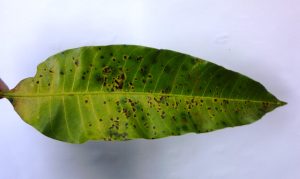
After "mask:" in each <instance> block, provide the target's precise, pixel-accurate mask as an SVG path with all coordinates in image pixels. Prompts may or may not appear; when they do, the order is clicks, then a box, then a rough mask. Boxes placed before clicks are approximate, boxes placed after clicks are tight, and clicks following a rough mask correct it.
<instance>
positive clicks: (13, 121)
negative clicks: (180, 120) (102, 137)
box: [0, 0, 300, 179]
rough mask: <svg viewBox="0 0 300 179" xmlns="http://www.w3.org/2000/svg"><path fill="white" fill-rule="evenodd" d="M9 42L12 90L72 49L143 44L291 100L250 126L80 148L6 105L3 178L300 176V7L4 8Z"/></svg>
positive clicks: (4, 54) (48, 1) (0, 9)
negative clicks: (41, 129) (226, 72)
mask: <svg viewBox="0 0 300 179" xmlns="http://www.w3.org/2000/svg"><path fill="white" fill-rule="evenodd" d="M0 44H1V45H0V77H1V78H2V79H3V80H4V81H6V83H7V84H8V85H9V87H10V88H13V87H14V86H15V85H16V84H17V83H18V82H19V81H20V80H22V79H23V78H26V77H31V76H34V74H35V72H36V66H37V65H38V64H39V63H41V62H42V61H43V60H45V59H46V58H47V57H49V56H51V55H53V54H55V53H58V52H60V51H62V50H65V49H68V48H75V47H79V46H86V45H108V44H138V45H145V46H151V47H156V48H164V49H171V50H176V51H180V52H183V53H187V54H191V55H194V56H197V57H200V58H203V59H207V60H209V61H211V62H214V63H217V64H219V65H222V66H224V67H226V68H228V69H231V70H234V71H237V72H240V73H242V74H245V75H247V76H249V77H251V78H253V79H255V80H257V81H259V82H261V83H262V84H263V85H264V86H265V87H266V88H267V89H268V90H269V91H270V92H271V93H273V94H274V95H275V96H277V97H278V98H279V99H281V100H283V101H286V102H288V105H286V106H284V107H281V108H278V109H276V110H274V111H273V112H271V113H268V114H267V115H265V116H264V117H263V118H262V119H261V120H259V121H258V122H256V123H254V124H251V125H247V126H242V127H236V128H227V129H224V130H219V131H215V132H211V133H206V134H197V135H196V134H187V135H184V136H180V137H168V138H164V139H159V140H134V141H127V142H87V143H85V144H82V145H74V144H68V143H63V142H59V141H56V140H53V139H50V138H47V137H45V136H43V135H42V134H40V133H39V132H38V131H36V130H35V129H34V128H32V127H31V126H29V125H27V124H25V123H24V122H23V121H22V119H21V118H20V117H19V116H18V115H17V113H16V112H15V111H14V109H13V107H12V105H11V104H10V103H9V102H8V101H7V100H4V99H2V100H0V178H1V179H41V178H42V179H69V178H70V179H82V178H84V179H96V178H97V179H98V178H101V179H102V178H103V179H110V178H112V179H120V178H122V179H127V178H128V179H152V178H155V179H186V178H193V179H198V178H201V179H202V178H208V179H219V178H222V179H298V178H300V143H299V138H300V129H299V128H300V118H299V117H300V111H299V109H300V108H299V99H300V92H299V89H300V83H299V82H300V80H299V77H300V72H299V71H300V62H299V57H300V1H297V0H284V1H283V0H249V1H241V0H226V1H220V0H119V1H117V0H109V1H104V0H86V1H79V0H57V1H55V0H26V1H23V0H6V1H4V0H0Z"/></svg>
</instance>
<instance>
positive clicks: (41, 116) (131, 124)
mask: <svg viewBox="0 0 300 179" xmlns="http://www.w3.org/2000/svg"><path fill="white" fill-rule="evenodd" d="M0 96H2V97H5V98H7V99H9V100H10V101H11V103H12V105H13V106H14V108H15V110H16V111H17V113H18V114H19V115H20V116H21V118H22V119H23V120H24V121H25V122H27V123H28V124H30V125H32V126H33V127H35V128H36V129H37V130H39V131H40V132H41V133H43V134H45V135H47V136H49V137H51V138H54V139H57V140H61V141H66V142H71V143H83V142H85V141H87V140H108V141H110V140H130V139H137V138H145V139H156V138H161V137H166V136H171V135H182V134H185V133H189V132H195V133H202V132H209V131H213V130H217V129H222V128H225V127H233V126H239V125H245V124H249V123H252V122H254V121H256V120H258V119H260V118H261V117H262V116H263V115H264V114H265V113H267V112H269V111H271V110H273V109H275V108H276V107H278V106H281V105H284V104H285V103H284V102H281V101H279V100H278V99H277V98H276V97H274V96H273V95H272V94H270V93H269V92H268V91H267V90H266V89H265V88H264V87H263V86H262V85H261V84H259V83H258V82H256V81H254V80H252V79H250V78H248V77H246V76H244V75H241V74H239V73H236V72H233V71H230V70H227V69H225V68H223V67H221V66H218V65H215V64H213V63H210V62H208V61H205V60H202V59H199V58H195V57H192V56H189V55H186V54H182V53H178V52H174V51H170V50H158V49H154V48H149V47H143V46H134V45H111V46H93V47H82V48H76V49H71V50H66V51H64V52H61V53H58V54H56V55H54V56H51V57H49V58H48V59H47V60H46V61H45V62H43V63H41V64H40V65H39V66H38V70H37V73H36V75H35V76H34V77H32V78H27V79H25V80H23V81H21V82H20V83H19V84H18V85H17V86H16V87H15V88H14V89H12V90H10V91H4V90H2V92H1V93H0Z"/></svg>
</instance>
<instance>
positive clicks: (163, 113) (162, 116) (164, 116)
mask: <svg viewBox="0 0 300 179" xmlns="http://www.w3.org/2000/svg"><path fill="white" fill-rule="evenodd" d="M160 117H161V118H162V119H165V118H166V112H165V111H162V113H161V115H160Z"/></svg>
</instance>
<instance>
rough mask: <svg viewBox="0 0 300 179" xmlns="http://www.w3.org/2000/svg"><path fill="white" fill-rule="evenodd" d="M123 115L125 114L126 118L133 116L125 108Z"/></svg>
mask: <svg viewBox="0 0 300 179" xmlns="http://www.w3.org/2000/svg"><path fill="white" fill-rule="evenodd" d="M123 113H124V114H125V116H126V118H129V117H130V116H131V112H130V111H129V110H127V109H126V108H123Z"/></svg>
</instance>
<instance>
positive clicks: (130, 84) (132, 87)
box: [128, 82, 134, 90]
mask: <svg viewBox="0 0 300 179" xmlns="http://www.w3.org/2000/svg"><path fill="white" fill-rule="evenodd" d="M128 86H129V88H130V89H132V90H133V89H134V85H133V83H132V82H129V83H128Z"/></svg>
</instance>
